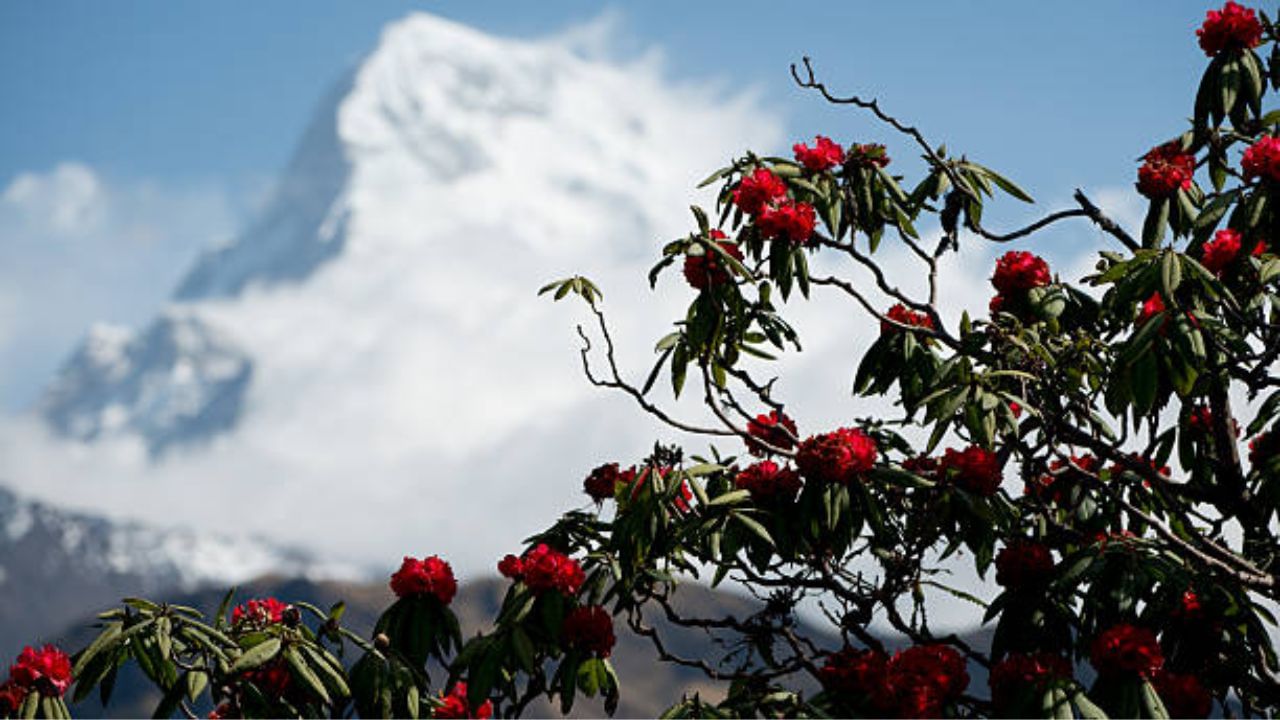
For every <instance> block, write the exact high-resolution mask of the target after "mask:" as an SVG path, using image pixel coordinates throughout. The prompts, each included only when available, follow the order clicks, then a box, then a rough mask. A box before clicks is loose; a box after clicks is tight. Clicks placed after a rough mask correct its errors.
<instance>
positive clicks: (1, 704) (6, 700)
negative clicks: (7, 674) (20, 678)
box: [0, 680, 27, 717]
mask: <svg viewBox="0 0 1280 720" xmlns="http://www.w3.org/2000/svg"><path fill="white" fill-rule="evenodd" d="M26 699H27V689H26V688H24V687H22V686H21V685H19V684H18V683H16V682H14V681H12V680H6V681H5V683H4V684H3V685H0V717H17V716H18V709H19V708H21V707H22V701H23V700H26Z"/></svg>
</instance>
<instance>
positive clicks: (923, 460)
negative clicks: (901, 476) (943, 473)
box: [902, 455, 938, 478]
mask: <svg viewBox="0 0 1280 720" xmlns="http://www.w3.org/2000/svg"><path fill="white" fill-rule="evenodd" d="M902 469H903V470H906V471H908V472H913V473H915V474H917V475H919V476H921V477H925V478H932V477H933V476H934V475H935V474H937V472H938V459H937V458H931V457H929V456H927V455H917V456H916V457H910V458H907V459H906V460H903V461H902Z"/></svg>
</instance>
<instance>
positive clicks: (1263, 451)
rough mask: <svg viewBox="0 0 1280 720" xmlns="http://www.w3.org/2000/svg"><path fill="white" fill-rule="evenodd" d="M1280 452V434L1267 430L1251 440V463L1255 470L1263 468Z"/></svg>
mask: <svg viewBox="0 0 1280 720" xmlns="http://www.w3.org/2000/svg"><path fill="white" fill-rule="evenodd" d="M1278 453H1280V434H1277V433H1276V432H1275V431H1267V432H1264V433H1262V434H1261V435H1259V436H1258V437H1256V438H1254V439H1252V440H1250V441H1249V463H1250V464H1251V465H1253V468H1254V469H1255V470H1257V469H1260V468H1262V467H1263V466H1264V465H1266V464H1267V463H1268V462H1269V461H1270V460H1271V459H1272V458H1274V457H1275V456H1276V455H1277V454H1278Z"/></svg>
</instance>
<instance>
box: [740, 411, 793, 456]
mask: <svg viewBox="0 0 1280 720" xmlns="http://www.w3.org/2000/svg"><path fill="white" fill-rule="evenodd" d="M747 434H748V435H750V436H751V437H752V438H757V439H759V440H760V442H753V441H752V440H747V452H749V453H751V454H752V455H755V456H756V457H764V456H765V455H768V454H769V449H768V448H766V447H765V446H764V445H763V444H762V443H768V444H769V445H772V446H773V447H775V448H778V449H779V450H790V449H791V448H792V447H794V446H795V444H796V440H795V438H796V437H797V435H798V434H799V433H798V432H797V431H796V421H795V420H792V419H791V418H790V417H788V416H787V414H786V413H784V412H782V411H781V410H772V411H770V412H769V414H768V415H757V416H756V419H755V420H752V421H750V422H748V423H747Z"/></svg>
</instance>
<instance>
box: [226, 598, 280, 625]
mask: <svg viewBox="0 0 1280 720" xmlns="http://www.w3.org/2000/svg"><path fill="white" fill-rule="evenodd" d="M288 607H289V605H288V604H287V603H283V602H280V601H279V600H277V599H275V598H273V597H268V598H260V599H257V600H249V601H247V602H244V603H241V604H240V605H237V606H236V607H234V608H233V609H232V610H231V624H232V625H239V624H241V623H251V624H253V625H266V624H267V623H278V622H280V620H281V618H283V617H284V611H285V610H286V609H288Z"/></svg>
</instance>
